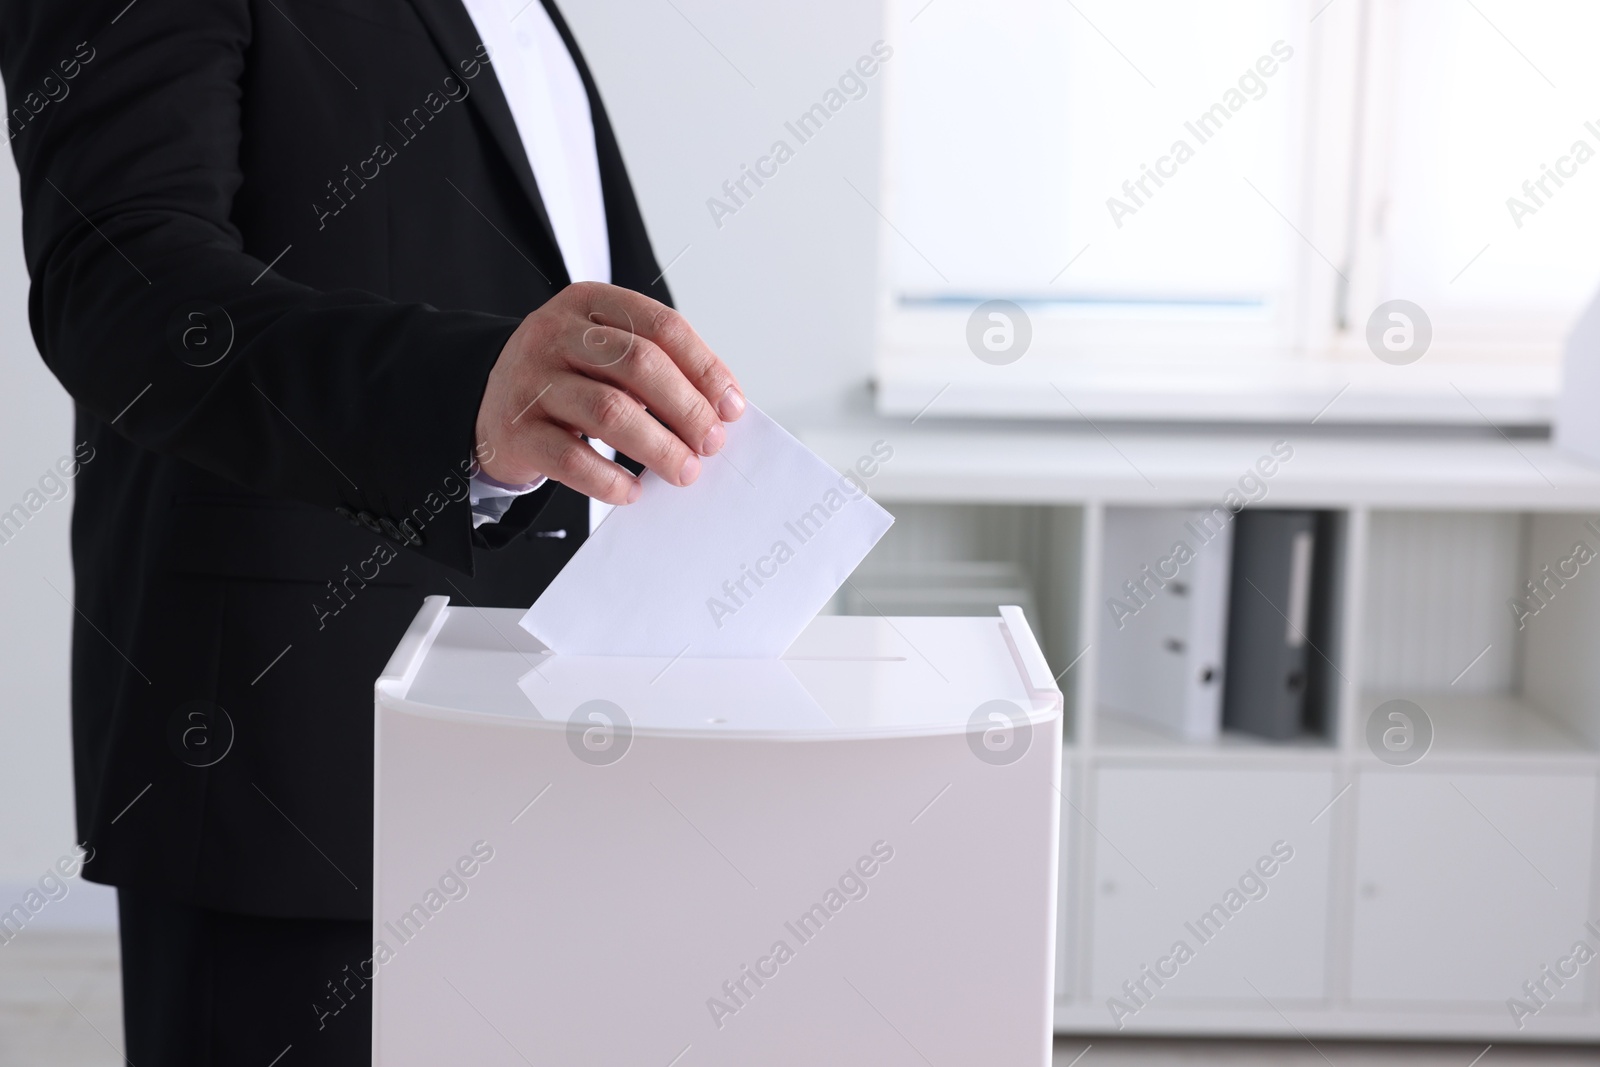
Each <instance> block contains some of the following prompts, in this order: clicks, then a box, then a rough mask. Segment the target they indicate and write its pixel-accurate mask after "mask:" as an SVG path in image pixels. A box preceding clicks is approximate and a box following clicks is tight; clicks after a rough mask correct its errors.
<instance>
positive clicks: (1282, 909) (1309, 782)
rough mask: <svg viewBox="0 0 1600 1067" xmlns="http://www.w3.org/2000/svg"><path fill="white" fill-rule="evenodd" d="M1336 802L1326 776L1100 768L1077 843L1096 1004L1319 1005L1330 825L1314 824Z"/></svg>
mask: <svg viewBox="0 0 1600 1067" xmlns="http://www.w3.org/2000/svg"><path fill="white" fill-rule="evenodd" d="M1336 792H1337V789H1336V787H1335V784H1334V778H1333V773H1332V771H1331V770H1330V771H1321V770H1299V771H1266V770H1239V769H1236V768H1231V767H1230V768H1217V769H1215V770H1178V769H1173V768H1161V769H1153V768H1151V769H1146V768H1127V769H1122V768H1118V769H1109V770H1100V771H1099V772H1098V773H1097V775H1096V801H1097V803H1096V805H1095V811H1094V812H1093V813H1092V815H1091V818H1093V820H1094V826H1093V827H1092V828H1086V829H1084V830H1082V831H1081V832H1082V833H1084V834H1086V835H1087V836H1089V837H1091V838H1092V845H1091V852H1092V855H1093V857H1094V884H1093V887H1092V889H1091V892H1090V897H1091V901H1090V906H1091V907H1092V909H1093V916H1092V921H1093V949H1092V951H1093V958H1092V961H1091V973H1092V976H1093V978H1092V989H1093V993H1094V996H1095V998H1096V999H1097V1000H1098V1001H1100V1002H1101V1003H1102V1004H1104V1005H1105V1006H1106V1008H1107V1011H1108V1012H1112V1013H1113V1014H1114V1013H1115V1009H1114V1005H1112V1004H1110V1003H1108V999H1109V998H1113V997H1115V998H1117V1000H1118V1001H1119V1002H1120V1003H1122V1004H1123V1005H1125V1006H1127V1007H1134V1008H1138V1010H1139V1012H1140V1013H1142V1012H1143V1011H1144V1010H1145V1008H1144V1007H1141V1006H1140V1005H1139V1004H1138V1003H1136V1002H1135V1000H1134V999H1133V997H1134V996H1137V997H1138V998H1139V999H1141V1000H1143V1001H1144V1002H1145V1005H1147V1006H1148V1008H1149V1010H1152V1011H1159V1010H1162V1009H1163V1008H1164V1007H1181V1006H1183V1005H1184V1003H1185V1002H1188V1003H1189V1004H1190V1006H1196V1005H1195V1003H1194V1002H1196V1001H1207V1002H1212V1003H1215V1002H1216V1001H1218V1000H1224V1001H1228V1002H1233V1003H1236V1004H1240V1005H1241V1006H1243V1005H1251V1006H1256V1007H1260V1008H1261V1009H1262V1010H1263V1011H1270V1010H1271V1008H1270V1007H1269V1006H1268V1002H1270V1003H1271V1004H1273V1005H1277V1004H1281V1003H1283V1002H1284V1001H1295V1002H1299V1003H1303V1002H1304V1001H1306V1000H1317V999H1321V998H1322V997H1323V996H1324V995H1325V993H1326V985H1327V965H1326V961H1327V942H1328V898H1329V893H1328V879H1329V847H1330V840H1331V834H1330V829H1329V828H1330V826H1331V825H1332V823H1333V817H1332V816H1331V815H1330V814H1321V815H1320V817H1319V812H1322V811H1323V809H1324V808H1325V807H1326V806H1327V804H1328V802H1329V801H1330V800H1331V799H1332V798H1333V796H1334V794H1335V793H1336ZM1313 819H1315V820H1316V821H1315V822H1313V821H1312V820H1313ZM1275 848H1276V853H1275V852H1274V849H1275ZM1286 856H1287V858H1285V857H1286ZM1258 864H1259V867H1258ZM1269 871H1270V874H1267V873H1263V872H1269ZM1179 944H1182V945H1184V946H1186V947H1187V954H1188V958H1187V959H1185V960H1182V961H1180V960H1179V958H1178V957H1179V956H1184V955H1185V952H1183V951H1177V952H1176V953H1175V950H1176V949H1177V946H1178V945H1179ZM1163 961H1165V962H1163ZM1146 967H1148V968H1150V971H1149V972H1148V973H1147V972H1146V971H1145V968H1146ZM1149 974H1154V975H1155V976H1156V977H1155V978H1152V977H1149ZM1158 978H1159V979H1160V981H1161V984H1160V985H1157V984H1156V980H1157V979H1158ZM1124 982H1128V983H1130V984H1131V985H1132V986H1133V988H1134V991H1135V992H1134V994H1132V995H1130V994H1129V992H1128V990H1127V989H1125V988H1124V986H1123V983H1124ZM1263 998H1265V999H1263Z"/></svg>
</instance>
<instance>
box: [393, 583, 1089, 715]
mask: <svg viewBox="0 0 1600 1067" xmlns="http://www.w3.org/2000/svg"><path fill="white" fill-rule="evenodd" d="M451 611H466V612H469V613H470V612H474V611H477V609H475V608H472V607H471V606H459V605H456V606H453V605H451V604H450V600H449V597H447V596H430V597H427V598H426V599H425V600H424V603H423V605H422V607H421V608H420V609H419V610H418V612H417V615H416V617H415V619H413V621H412V623H411V626H410V627H409V628H408V629H407V631H406V633H405V635H404V636H403V637H402V638H401V640H400V642H399V644H398V645H397V646H396V649H395V652H394V654H393V655H392V656H391V657H390V660H389V663H388V665H387V666H386V667H385V668H384V671H383V673H382V674H381V675H380V676H379V677H378V679H377V682H376V683H375V685H374V697H375V704H376V707H377V709H378V711H379V712H382V711H385V710H387V711H390V712H395V713H398V714H404V715H413V716H418V717H422V718H429V719H435V720H444V721H454V722H463V723H479V724H483V725H489V726H495V727H498V728H501V729H529V730H566V729H567V728H568V725H569V724H568V723H566V722H565V721H562V720H553V719H545V718H523V717H516V716H509V715H505V714H502V713H498V712H493V711H485V710H478V709H471V708H461V707H452V706H449V705H442V704H437V703H431V702H425V701H420V700H414V699H412V698H411V697H410V696H409V695H408V692H409V690H410V688H411V684H412V682H413V681H415V679H416V676H417V673H418V671H419V670H420V669H421V666H422V663H423V661H424V660H425V659H426V658H427V655H428V653H429V652H430V651H431V649H432V648H433V645H434V641H435V639H436V638H437V637H438V635H439V633H440V632H441V631H442V629H443V628H444V625H445V622H446V620H447V618H448V617H449V613H450V612H451ZM994 621H996V622H997V623H999V624H1000V631H1001V633H1002V634H1003V635H1004V639H1005V643H1006V646H1007V648H1008V650H1009V651H1010V653H1011V656H1012V660H1013V665H1014V666H1015V668H1016V670H1017V673H1018V677H1019V679H1020V680H1021V682H1022V684H1023V688H1024V689H1025V690H1027V691H1028V694H1029V698H1030V700H1029V705H1028V706H1019V705H1016V704H1015V703H1013V704H1012V707H1013V708H1014V709H1015V710H1016V711H1017V712H1020V713H1021V718H1020V719H1016V720H1015V721H1014V725H1015V726H1016V727H1018V728H1022V727H1024V726H1026V727H1028V728H1033V729H1037V728H1040V727H1043V726H1046V725H1048V724H1051V723H1054V722H1055V721H1056V720H1058V719H1060V718H1061V717H1062V715H1063V713H1064V710H1063V709H1064V699H1063V697H1062V694H1061V691H1060V689H1059V688H1057V687H1056V685H1055V682H1054V679H1053V678H1051V676H1050V673H1049V668H1048V666H1047V665H1046V664H1045V662H1044V658H1043V655H1042V654H1041V653H1040V652H1039V647H1038V643H1037V641H1036V639H1035V638H1034V636H1033V633H1032V631H1031V630H1030V629H1029V628H1028V624H1027V621H1026V619H1025V618H1024V617H1023V615H1022V612H1021V609H1019V608H1010V607H1006V608H1001V610H1000V616H999V618H997V619H995V620H994ZM975 710H976V709H975ZM990 725H991V724H990V721H989V720H988V719H987V718H985V717H983V716H976V715H975V716H974V718H972V719H970V720H968V721H964V722H963V721H956V720H946V721H944V722H919V723H906V724H882V725H868V726H839V727H836V728H833V729H825V728H807V729H803V730H802V729H783V728H763V729H749V728H741V727H737V726H731V725H730V726H727V727H718V728H711V727H706V726H694V727H689V726H684V725H678V724H673V725H658V724H649V723H632V724H630V728H631V731H632V734H633V735H634V736H637V737H652V738H678V739H685V740H695V741H702V742H710V741H765V742H779V743H793V742H797V741H802V742H803V741H819V742H826V741H841V740H850V741H868V740H895V739H906V738H918V737H951V736H961V735H975V734H980V733H983V732H984V731H985V730H987V729H989V728H990Z"/></svg>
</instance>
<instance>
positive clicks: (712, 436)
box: [700, 422, 728, 456]
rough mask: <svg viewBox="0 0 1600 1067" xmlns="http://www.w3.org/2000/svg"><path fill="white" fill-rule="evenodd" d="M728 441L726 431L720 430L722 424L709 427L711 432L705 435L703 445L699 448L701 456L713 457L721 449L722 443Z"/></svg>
mask: <svg viewBox="0 0 1600 1067" xmlns="http://www.w3.org/2000/svg"><path fill="white" fill-rule="evenodd" d="M727 439H728V431H727V430H724V429H723V428H722V423H720V422H719V423H717V424H716V425H715V426H713V427H711V432H710V433H708V434H706V439H705V443H704V444H702V445H701V446H700V454H701V455H702V456H714V455H716V454H717V450H718V449H720V448H721V447H722V442H724V441H726V440H727Z"/></svg>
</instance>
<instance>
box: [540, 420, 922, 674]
mask: <svg viewBox="0 0 1600 1067" xmlns="http://www.w3.org/2000/svg"><path fill="white" fill-rule="evenodd" d="M727 432H728V439H727V443H726V444H725V445H724V446H723V448H722V451H721V452H719V453H717V454H716V455H714V456H710V457H707V458H706V459H705V460H704V461H703V466H702V468H701V473H700V477H699V479H698V480H697V481H696V482H695V483H694V484H693V485H690V486H687V487H681V488H680V487H678V486H674V485H671V484H669V483H667V482H666V481H663V480H662V479H661V478H660V477H658V476H657V475H655V474H654V473H652V472H650V471H646V472H645V474H644V476H643V477H642V478H641V479H640V483H641V485H642V486H643V492H642V493H641V494H640V496H639V499H638V500H637V501H635V502H634V503H632V504H629V505H627V506H626V507H619V508H616V509H615V510H613V511H612V512H611V514H610V515H608V516H607V517H606V519H605V521H604V522H602V523H601V524H600V526H599V528H598V529H596V530H595V532H594V533H593V534H591V535H590V536H589V539H588V540H587V541H585V542H584V543H583V545H582V547H580V548H579V549H578V552H577V554H576V555H574V556H573V558H572V560H571V562H569V563H568V564H567V565H566V567H565V568H564V569H563V570H562V571H561V573H560V574H558V575H557V576H556V579H555V581H553V582H551V583H550V585H549V587H548V588H547V589H546V590H545V591H544V594H543V595H542V596H540V597H539V599H538V600H537V601H536V602H535V603H534V605H533V607H531V608H529V609H528V612H527V614H525V615H524V616H523V617H522V620H521V624H522V627H523V629H525V630H527V631H528V632H529V633H531V634H533V636H535V637H537V638H538V639H539V640H540V641H542V642H544V643H545V644H546V645H547V646H549V648H550V649H552V650H553V651H554V652H556V653H558V654H559V655H562V656H664V657H668V658H676V657H680V656H681V657H692V658H774V657H777V656H780V655H782V654H783V652H784V650H785V649H787V648H788V647H789V645H790V644H791V643H792V642H793V641H794V639H795V638H796V637H798V636H799V635H800V631H801V630H803V629H805V627H806V624H807V623H809V622H810V621H811V620H812V618H813V617H814V616H815V615H816V614H817V612H818V611H820V610H821V609H822V607H823V605H825V604H826V603H827V602H828V599H829V598H830V597H832V596H833V594H834V593H835V592H837V591H838V589H839V586H841V585H842V584H844V581H845V579H846V578H848V577H849V576H850V572H851V571H853V570H854V569H855V567H856V565H857V564H858V563H860V562H861V560H862V557H864V556H865V555H866V554H867V552H868V551H870V550H871V548H872V546H873V545H875V544H877V542H878V539H879V538H880V537H882V536H883V535H884V533H885V532H887V531H888V529H889V527H890V526H891V525H892V524H893V523H894V517H893V516H891V515H890V514H889V513H888V512H887V511H885V510H884V509H883V508H881V507H879V506H878V504H877V502H876V501H874V500H873V499H872V498H871V497H870V496H869V495H867V492H866V482H865V476H864V475H863V473H861V472H860V469H859V468H858V470H857V471H852V472H851V473H850V474H846V475H841V474H840V473H839V472H838V471H836V470H834V469H833V468H832V467H830V466H829V465H828V464H827V463H825V462H823V461H822V459H821V458H819V457H818V456H817V455H816V454H815V453H813V452H812V451H811V450H810V449H808V448H806V446H805V445H803V444H801V443H800V442H799V441H797V440H795V439H794V438H793V437H792V436H790V435H789V433H788V432H787V431H785V430H784V429H783V427H781V426H779V425H778V424H777V423H776V422H773V421H772V420H771V419H770V418H768V417H767V416H766V415H765V414H764V413H762V412H761V410H760V409H758V408H757V407H756V406H755V405H753V404H750V405H747V406H746V408H745V412H744V415H743V417H742V418H740V419H739V420H738V421H737V422H731V423H728V424H727Z"/></svg>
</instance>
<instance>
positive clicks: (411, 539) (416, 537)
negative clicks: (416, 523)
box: [400, 523, 422, 548]
mask: <svg viewBox="0 0 1600 1067" xmlns="http://www.w3.org/2000/svg"><path fill="white" fill-rule="evenodd" d="M400 533H401V535H402V536H403V537H404V538H405V542H406V544H408V545H410V546H411V547H412V548H421V547H422V535H421V534H420V533H418V532H417V531H416V530H415V529H413V528H412V527H411V526H409V525H406V524H404V523H402V524H401V526H400Z"/></svg>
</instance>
